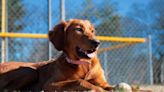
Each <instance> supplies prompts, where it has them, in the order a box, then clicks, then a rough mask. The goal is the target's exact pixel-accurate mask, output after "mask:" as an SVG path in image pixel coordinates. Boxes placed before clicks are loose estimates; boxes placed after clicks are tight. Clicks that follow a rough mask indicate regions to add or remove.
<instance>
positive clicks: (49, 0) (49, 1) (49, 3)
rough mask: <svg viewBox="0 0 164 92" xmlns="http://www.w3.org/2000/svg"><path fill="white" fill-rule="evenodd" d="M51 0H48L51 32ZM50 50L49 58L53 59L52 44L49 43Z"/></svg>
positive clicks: (49, 28)
mask: <svg viewBox="0 0 164 92" xmlns="http://www.w3.org/2000/svg"><path fill="white" fill-rule="evenodd" d="M51 16H52V14H51V0H48V30H49V31H50V30H51V23H52V22H51ZM48 46H49V48H48V50H49V51H48V54H49V55H48V58H49V59H51V58H52V45H51V42H49V44H48Z"/></svg>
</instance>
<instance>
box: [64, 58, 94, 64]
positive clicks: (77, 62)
mask: <svg viewBox="0 0 164 92" xmlns="http://www.w3.org/2000/svg"><path fill="white" fill-rule="evenodd" d="M66 61H67V62H68V63H70V64H76V65H81V64H91V62H90V61H89V60H72V59H70V58H69V57H68V56H66Z"/></svg>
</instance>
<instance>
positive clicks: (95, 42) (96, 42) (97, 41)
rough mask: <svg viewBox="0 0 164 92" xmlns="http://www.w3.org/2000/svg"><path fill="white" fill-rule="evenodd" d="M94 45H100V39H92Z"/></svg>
mask: <svg viewBox="0 0 164 92" xmlns="http://www.w3.org/2000/svg"><path fill="white" fill-rule="evenodd" d="M91 43H92V45H94V46H95V47H97V46H99V44H100V41H99V40H92V41H91Z"/></svg>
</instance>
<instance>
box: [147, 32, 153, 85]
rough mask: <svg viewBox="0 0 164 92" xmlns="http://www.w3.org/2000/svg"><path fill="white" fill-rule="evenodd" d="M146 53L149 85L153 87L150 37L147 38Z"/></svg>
mask: <svg viewBox="0 0 164 92" xmlns="http://www.w3.org/2000/svg"><path fill="white" fill-rule="evenodd" d="M148 53H149V60H148V71H149V78H150V79H149V80H150V84H151V85H153V60H152V37H151V35H149V36H148Z"/></svg>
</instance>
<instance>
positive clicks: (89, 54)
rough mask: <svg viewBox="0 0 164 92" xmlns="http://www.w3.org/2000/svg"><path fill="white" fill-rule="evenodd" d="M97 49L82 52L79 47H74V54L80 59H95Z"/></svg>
mask: <svg viewBox="0 0 164 92" xmlns="http://www.w3.org/2000/svg"><path fill="white" fill-rule="evenodd" d="M96 50H97V48H94V49H90V50H84V49H82V48H80V47H76V53H77V55H78V56H79V57H80V58H86V59H91V58H93V57H95V55H96Z"/></svg>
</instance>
